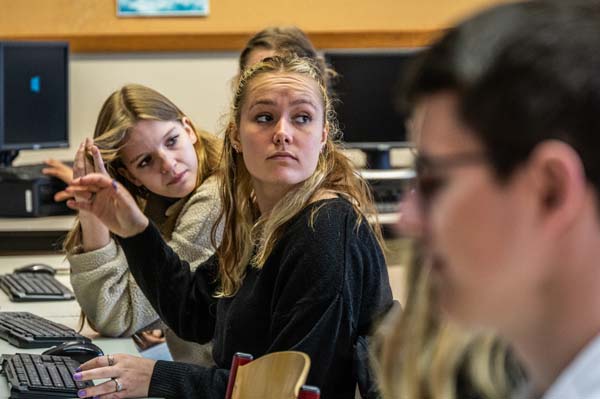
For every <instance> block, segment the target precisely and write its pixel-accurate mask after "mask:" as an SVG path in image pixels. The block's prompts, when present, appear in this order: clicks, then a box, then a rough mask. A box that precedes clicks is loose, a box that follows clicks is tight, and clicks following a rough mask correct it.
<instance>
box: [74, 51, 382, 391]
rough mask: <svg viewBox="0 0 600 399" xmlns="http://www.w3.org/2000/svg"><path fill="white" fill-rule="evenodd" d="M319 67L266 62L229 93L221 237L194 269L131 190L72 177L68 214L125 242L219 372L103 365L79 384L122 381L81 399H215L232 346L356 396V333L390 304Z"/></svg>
mask: <svg viewBox="0 0 600 399" xmlns="http://www.w3.org/2000/svg"><path fill="white" fill-rule="evenodd" d="M337 133H338V132H337V127H336V122H335V117H334V113H333V110H332V107H331V101H330V99H329V96H328V93H327V89H326V88H325V85H324V80H323V77H322V75H321V72H320V70H319V68H317V67H316V66H315V65H314V64H313V63H312V62H311V61H310V60H307V59H301V58H297V57H292V58H290V57H285V58H281V57H274V58H270V59H266V60H264V61H263V62H260V63H258V64H256V65H255V66H253V67H251V68H249V69H247V70H246V71H245V72H244V74H243V75H242V77H241V78H240V79H239V82H238V87H237V89H236V91H235V96H234V101H233V106H232V110H231V114H230V119H229V124H228V127H227V129H226V133H225V139H224V147H223V148H224V149H223V164H222V166H223V169H222V179H223V185H222V188H221V201H222V204H223V208H222V209H223V211H222V213H221V219H220V220H221V221H222V222H223V224H224V231H223V240H222V241H221V245H220V246H219V248H218V249H217V251H216V253H215V255H214V256H213V257H211V258H210V259H209V260H208V261H207V262H205V263H204V264H203V265H201V266H200V267H198V268H197V269H196V271H195V272H194V273H190V270H189V266H188V264H187V262H185V261H182V260H181V259H180V258H179V257H178V256H177V255H176V254H175V253H174V252H173V251H171V250H169V248H168V247H167V246H166V245H165V243H164V241H163V239H162V238H161V236H160V234H158V231H157V230H156V228H155V227H154V226H153V224H152V223H150V221H149V219H148V218H147V217H146V216H144V215H143V213H142V212H140V211H139V209H138V208H137V207H135V206H132V202H133V199H132V198H131V196H130V195H129V193H128V192H127V190H126V189H125V188H124V187H123V186H122V185H120V184H118V183H117V184H115V183H113V181H112V180H111V179H110V178H109V177H107V176H105V175H102V174H93V175H89V176H85V177H82V178H79V179H76V180H75V181H74V182H73V183H72V184H71V185H70V186H69V188H68V190H67V193H69V194H70V195H75V196H76V197H75V199H72V200H70V201H69V202H68V204H69V206H71V207H73V208H76V209H81V210H85V211H88V212H91V213H93V214H94V215H96V216H97V217H98V218H99V219H100V220H101V221H102V222H103V223H105V224H106V225H107V226H108V227H109V228H110V229H111V231H113V232H114V233H115V234H117V235H118V236H120V237H121V238H120V239H119V242H120V244H121V245H122V247H123V249H124V252H125V254H126V256H127V259H128V261H129V262H130V269H131V271H132V274H133V275H134V277H135V278H136V280H137V281H138V283H139V285H140V287H142V289H143V290H144V292H145V293H146V294H147V297H148V298H149V299H150V301H151V302H152V304H153V306H154V308H155V309H156V310H157V311H158V313H159V314H160V315H161V318H162V319H163V320H165V321H166V323H167V324H168V325H169V326H170V327H171V328H173V329H174V330H175V331H176V332H177V333H178V334H179V335H180V336H182V337H184V338H186V339H191V340H195V341H197V342H206V341H208V340H210V339H213V342H214V350H213V354H214V357H215V361H216V365H217V367H216V368H205V367H199V366H194V365H190V364H183V363H177V362H162V361H156V362H155V361H153V360H150V359H139V358H137V357H133V356H129V355H121V354H119V355H114V356H111V360H112V362H111V364H112V365H109V363H108V359H107V357H100V358H96V359H95V360H92V361H90V362H87V363H85V364H83V365H82V366H81V370H82V371H81V372H78V373H77V374H76V375H75V378H76V379H78V380H90V379H98V378H116V379H117V381H118V384H117V383H115V382H114V380H113V381H108V382H106V383H103V384H99V385H97V386H95V387H93V388H89V389H87V390H86V392H80V394H79V396H80V397H91V396H95V395H105V394H109V393H112V392H115V390H116V389H117V388H119V389H120V392H119V394H118V395H119V397H120V398H125V397H127V398H129V397H140V396H141V397H144V396H159V397H166V398H197V397H203V398H215V399H217V398H218V399H222V398H223V397H224V394H225V388H226V385H227V379H228V375H229V372H228V368H229V366H230V364H231V359H232V356H233V355H234V353H235V352H237V351H244V352H248V353H251V354H252V355H254V356H255V357H260V356H262V355H264V354H266V353H270V352H274V351H281V350H298V351H302V352H305V353H307V354H308V355H309V356H310V358H311V361H312V364H311V370H310V373H309V376H308V381H307V383H309V384H311V385H316V386H319V387H320V389H321V392H322V394H323V397H325V398H330V399H332V398H349V397H354V393H355V387H356V384H357V377H356V367H357V366H356V364H355V361H354V357H355V352H356V344H357V341H358V338H359V337H360V336H364V335H366V334H369V333H370V331H371V329H372V326H373V324H374V321H375V320H376V319H377V317H379V316H380V315H381V314H383V313H384V312H386V311H387V310H388V309H389V307H390V306H391V303H392V296H391V289H390V286H389V281H388V276H387V268H386V265H385V261H384V258H383V253H382V251H381V247H380V244H379V243H380V239H381V235H380V234H379V230H378V229H377V227H371V226H370V225H369V223H368V222H367V220H366V218H365V215H366V214H367V213H369V212H370V211H371V210H372V207H373V205H372V202H371V199H370V197H369V194H368V188H367V185H366V184H365V182H364V181H363V180H361V179H360V177H359V176H358V174H357V172H356V170H355V169H354V167H353V166H352V164H351V163H350V161H349V160H348V159H347V158H346V156H344V155H343V154H342V152H341V149H340V148H339V147H338V144H336V142H335V141H334V139H335V137H336V135H337Z"/></svg>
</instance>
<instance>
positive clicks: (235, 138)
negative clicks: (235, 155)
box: [227, 122, 242, 153]
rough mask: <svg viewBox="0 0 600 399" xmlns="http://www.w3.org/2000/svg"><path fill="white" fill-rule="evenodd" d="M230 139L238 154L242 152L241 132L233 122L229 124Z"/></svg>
mask: <svg viewBox="0 0 600 399" xmlns="http://www.w3.org/2000/svg"><path fill="white" fill-rule="evenodd" d="M227 131H228V132H229V137H230V141H231V146H232V147H233V148H234V149H235V151H236V152H239V153H241V152H242V142H241V141H240V132H239V130H238V128H237V126H236V124H235V123H233V122H231V123H230V124H229V129H227Z"/></svg>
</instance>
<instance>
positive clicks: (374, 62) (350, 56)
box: [325, 50, 416, 149]
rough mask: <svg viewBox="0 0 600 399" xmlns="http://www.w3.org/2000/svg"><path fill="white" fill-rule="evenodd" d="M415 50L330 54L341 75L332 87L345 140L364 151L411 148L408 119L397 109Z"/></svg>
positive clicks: (329, 58) (327, 58) (331, 60)
mask: <svg viewBox="0 0 600 399" xmlns="http://www.w3.org/2000/svg"><path fill="white" fill-rule="evenodd" d="M415 54H416V52H415V51H414V50H413V51H388V52H384V51H353V52H328V53H325V59H326V61H327V62H328V64H329V65H330V66H331V67H332V68H333V69H334V70H335V71H336V72H337V73H338V74H339V77H338V78H337V79H335V80H334V83H333V85H332V89H333V92H334V94H335V96H336V97H337V99H338V101H337V104H336V106H335V109H336V112H337V115H338V119H339V123H340V129H341V130H342V132H343V141H344V142H345V143H346V144H347V145H348V146H349V147H354V148H362V149H385V148H391V147H403V146H406V145H408V144H407V138H406V132H405V128H404V118H405V116H404V115H402V114H401V113H400V110H399V109H398V106H396V103H397V100H396V99H397V98H398V89H399V86H400V81H401V79H402V78H403V73H404V72H405V70H406V68H407V66H408V63H409V62H410V61H411V60H412V59H413V58H414V56H415Z"/></svg>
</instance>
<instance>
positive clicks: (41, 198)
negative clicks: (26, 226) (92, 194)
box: [0, 176, 73, 217]
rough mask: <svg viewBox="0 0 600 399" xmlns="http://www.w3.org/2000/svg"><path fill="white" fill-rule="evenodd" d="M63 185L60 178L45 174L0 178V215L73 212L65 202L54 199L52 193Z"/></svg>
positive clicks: (17, 215)
mask: <svg viewBox="0 0 600 399" xmlns="http://www.w3.org/2000/svg"><path fill="white" fill-rule="evenodd" d="M65 187H66V185H65V183H63V182H61V181H60V180H58V179H55V178H49V177H45V176H40V177H32V178H28V179H24V178H18V179H6V178H4V179H0V188H1V189H2V201H1V202H2V204H1V206H0V217H32V216H34V217H39V216H50V215H66V214H70V213H73V211H72V210H71V209H69V208H68V207H67V206H66V205H65V203H63V202H55V201H54V194H55V193H56V192H57V191H61V190H63V189H64V188H65Z"/></svg>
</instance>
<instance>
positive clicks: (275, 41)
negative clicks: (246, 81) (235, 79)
mask: <svg viewBox="0 0 600 399" xmlns="http://www.w3.org/2000/svg"><path fill="white" fill-rule="evenodd" d="M256 49H263V50H274V51H275V52H276V53H277V54H278V55H283V56H290V55H294V56H297V57H300V58H309V59H311V60H312V61H313V62H314V63H315V64H316V66H317V67H318V68H319V70H320V72H321V75H322V76H323V78H324V79H325V83H326V84H327V85H328V84H329V80H330V79H332V78H334V77H335V76H336V74H335V72H334V71H333V69H331V68H329V67H328V66H327V64H326V63H325V60H324V59H323V57H321V56H320V55H319V54H318V53H317V50H316V49H315V46H313V44H312V42H311V41H310V39H309V38H308V36H306V33H304V32H303V31H302V30H301V29H300V28H298V27H295V26H271V27H268V28H266V29H263V30H261V31H260V32H258V33H256V34H255V35H254V36H252V37H251V38H250V39H249V40H248V43H246V47H244V49H243V50H242V52H241V53H240V59H239V70H240V73H241V71H243V70H244V69H246V68H247V67H249V66H250V65H248V58H250V54H251V53H252V51H254V50H256Z"/></svg>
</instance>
